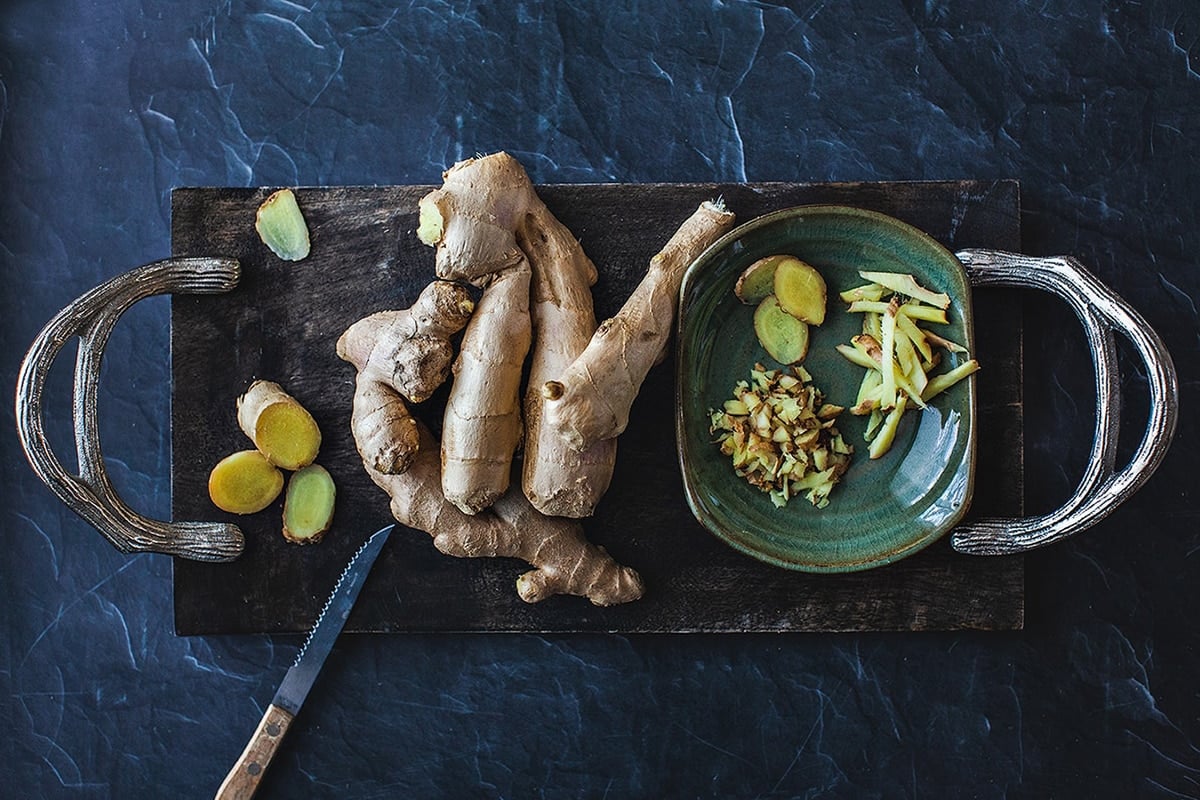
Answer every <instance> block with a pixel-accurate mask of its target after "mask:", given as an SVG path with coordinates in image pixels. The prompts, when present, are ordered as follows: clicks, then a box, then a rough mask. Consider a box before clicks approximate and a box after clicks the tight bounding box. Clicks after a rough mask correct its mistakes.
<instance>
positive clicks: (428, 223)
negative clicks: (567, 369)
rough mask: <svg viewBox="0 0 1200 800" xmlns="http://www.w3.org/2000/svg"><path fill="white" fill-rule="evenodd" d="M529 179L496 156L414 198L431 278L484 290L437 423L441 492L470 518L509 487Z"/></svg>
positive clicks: (451, 173) (524, 310)
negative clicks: (521, 233) (431, 260)
mask: <svg viewBox="0 0 1200 800" xmlns="http://www.w3.org/2000/svg"><path fill="white" fill-rule="evenodd" d="M528 182H529V179H528V177H527V176H526V175H525V170H524V169H522V168H521V165H520V164H519V163H517V161H516V160H515V159H513V158H512V157H511V156H508V155H507V154H503V153H498V154H496V155H494V156H488V157H486V158H474V159H468V160H466V161H461V162H459V163H457V164H455V165H454V166H453V167H451V168H450V169H449V170H447V171H446V173H445V175H444V176H443V183H442V187H441V188H440V189H435V190H434V191H432V192H430V193H429V194H428V195H426V196H425V197H423V198H422V199H421V202H420V224H419V226H418V229H417V234H418V236H419V237H420V239H421V241H423V242H424V243H425V244H427V245H430V246H433V247H436V248H437V254H436V256H435V270H436V272H437V275H438V277H440V278H444V279H451V280H462V281H467V282H469V283H471V284H474V285H475V286H478V287H480V288H482V289H483V296H482V297H481V298H480V301H479V308H478V309H477V311H476V313H475V316H474V317H473V318H472V320H471V323H470V324H469V325H468V326H467V330H466V332H465V333H464V334H463V342H462V350H461V351H460V353H459V358H458V360H457V361H456V362H455V364H454V383H453V385H452V386H451V389H450V399H449V401H448V402H447V404H446V413H445V417H444V419H443V421H442V442H441V447H442V463H443V470H442V492H443V494H444V495H445V497H446V498H447V499H448V500H450V502H452V503H454V504H455V505H456V506H458V507H459V508H460V509H461V510H462V511H464V512H465V513H468V514H474V513H476V512H478V511H480V510H482V509H484V508H487V507H488V506H489V505H491V504H492V503H493V502H494V501H495V500H496V498H498V497H499V496H500V495H502V494H503V493H504V491H505V490H506V489H507V488H508V483H509V479H510V475H511V472H512V469H511V468H512V457H513V454H514V452H515V451H516V448H517V445H518V444H519V443H520V439H521V410H520V391H521V370H522V367H523V365H524V362H525V355H526V353H527V352H528V350H529V344H530V340H531V337H532V332H531V329H530V320H529V279H530V266H529V260H528V259H527V258H526V257H525V254H524V253H523V252H522V251H521V248H520V247H519V246H518V244H517V235H516V231H517V228H518V227H519V226H520V225H521V224H522V222H523V221H524V219H525V217H526V215H527V214H528V213H529V204H530V195H531V194H532V193H531V192H526V191H524V186H525V184H528ZM532 198H533V199H534V200H536V199H537V195H536V194H532ZM537 202H538V203H540V201H537Z"/></svg>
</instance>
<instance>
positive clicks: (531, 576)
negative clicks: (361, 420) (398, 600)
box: [355, 383, 643, 606]
mask: <svg viewBox="0 0 1200 800" xmlns="http://www.w3.org/2000/svg"><path fill="white" fill-rule="evenodd" d="M360 387H361V383H360ZM377 388H378V389H379V391H382V392H385V393H386V392H391V390H390V389H388V388H386V387H377ZM392 394H393V395H394V392H393V393H392ZM396 400H397V401H399V398H398V397H397V398H396ZM415 425H416V426H417V430H418V435H419V438H420V447H419V448H418V449H417V452H416V454H415V457H414V459H413V461H412V463H411V465H410V466H409V468H408V469H407V470H406V471H405V472H403V473H401V474H399V475H388V474H385V473H383V472H379V471H378V470H375V469H372V468H371V466H370V464H366V467H367V473H368V474H369V475H370V476H371V480H373V481H374V482H375V483H376V485H378V486H379V487H380V488H381V489H383V490H384V491H385V492H387V493H388V495H389V496H390V497H391V510H392V515H393V516H394V517H395V518H396V520H397V521H398V522H400V523H401V524H403V525H407V526H408V527H410V528H416V529H418V530H422V531H425V532H426V533H428V534H429V535H430V536H432V537H433V544H434V546H435V547H436V548H437V549H438V550H440V551H441V552H443V553H445V554H446V555H451V556H457V557H459V558H488V557H495V556H506V557H512V558H519V559H521V560H522V561H525V562H527V563H528V564H530V565H531V566H533V567H534V569H533V570H530V571H528V572H526V573H524V574H522V575H521V576H520V577H519V578H518V579H517V593H518V594H519V595H520V597H521V599H522V600H524V601H525V602H527V603H536V602H538V601H540V600H544V599H546V598H547V597H551V596H553V595H556V594H569V595H579V596H582V597H586V598H587V599H588V600H590V601H591V602H592V603H594V604H595V605H598V606H608V605H614V604H617V603H627V602H629V601H631V600H636V599H637V598H639V597H641V596H642V592H643V586H642V580H641V577H640V576H639V575H638V574H637V572H636V571H634V570H633V569H631V568H629V567H625V566H621V565H620V564H618V563H617V562H616V561H614V560H613V558H612V556H610V555H609V554H608V553H607V552H606V551H605V550H604V548H602V547H597V546H596V545H593V544H591V543H590V542H588V540H587V539H586V538H585V537H584V535H583V530H582V528H581V527H580V525H579V523H578V522H575V521H574V520H567V519H563V518H561V517H547V516H544V515H542V514H541V513H539V512H538V511H537V510H536V509H535V508H533V507H532V506H531V505H530V504H529V501H528V500H526V499H525V496H524V495H523V494H522V493H521V491H520V490H519V489H518V488H517V487H515V486H514V487H513V488H512V489H510V490H509V491H508V492H507V493H505V494H504V495H503V496H502V497H500V498H499V499H498V500H497V501H496V502H495V504H493V505H492V507H491V508H490V509H488V510H485V511H482V512H480V513H477V514H474V515H468V514H464V513H463V512H462V511H460V510H459V509H458V508H456V507H455V506H454V505H453V504H451V503H450V502H449V501H447V500H446V499H445V498H444V497H443V496H442V493H441V492H440V491H439V490H438V487H439V485H440V484H441V483H442V480H441V476H440V474H439V473H440V472H441V464H440V461H439V458H438V455H437V444H436V442H435V441H434V439H433V434H431V433H430V432H429V430H428V429H427V428H425V426H424V425H422V424H421V423H419V422H415ZM359 432H360V429H359V428H357V427H356V428H355V439H356V440H357V439H358V438H359V435H360V433H359Z"/></svg>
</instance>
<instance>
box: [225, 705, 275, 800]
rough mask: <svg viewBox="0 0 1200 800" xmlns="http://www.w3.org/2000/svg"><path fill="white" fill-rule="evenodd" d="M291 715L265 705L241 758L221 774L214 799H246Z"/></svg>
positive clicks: (255, 788) (264, 767)
mask: <svg viewBox="0 0 1200 800" xmlns="http://www.w3.org/2000/svg"><path fill="white" fill-rule="evenodd" d="M293 719H294V717H293V716H292V715H291V714H290V713H288V712H287V711H284V710H283V709H282V708H280V707H279V706H277V705H274V704H271V705H269V706H267V713H265V714H263V718H262V722H260V723H258V727H257V728H256V729H255V731H254V735H253V736H251V737H250V742H249V744H247V745H246V749H245V750H243V751H242V755H241V758H239V759H238V760H237V763H236V764H234V765H233V769H231V770H230V771H229V774H228V775H226V776H225V780H224V782H223V783H222V784H221V788H220V789H217V796H216V800H246V798H249V797H252V796H253V795H254V792H255V790H257V789H258V782H259V781H260V780H262V776H263V773H264V772H266V771H267V766H268V765H269V764H270V763H271V759H272V758H273V757H274V756H275V750H276V749H277V748H278V747H279V743H280V742H281V741H283V735H284V734H285V733H287V730H288V727H289V726H290V725H291V724H292V720H293Z"/></svg>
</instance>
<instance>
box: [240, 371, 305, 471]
mask: <svg viewBox="0 0 1200 800" xmlns="http://www.w3.org/2000/svg"><path fill="white" fill-rule="evenodd" d="M237 419H238V426H239V427H240V428H241V429H242V432H243V433H245V434H246V435H247V436H249V437H250V441H252V442H254V446H255V447H257V448H258V450H259V452H261V453H262V454H263V455H264V456H266V457H267V459H268V460H270V462H271V463H272V464H274V465H275V466H277V467H282V468H283V469H288V470H295V469H300V468H301V467H306V466H308V465H309V464H311V463H312V462H313V461H314V460H315V459H316V457H317V452H318V451H319V450H320V449H321V430H320V428H318V427H317V423H316V421H315V420H314V419H313V418H312V415H311V414H309V413H308V411H307V410H306V409H305V408H304V406H302V405H300V403H299V401H297V400H296V398H294V397H292V396H291V395H290V394H288V393H287V392H285V391H284V390H283V387H281V386H280V385H279V384H278V383H274V382H273V381H255V382H254V383H252V384H250V388H249V389H247V390H246V393H245V394H243V395H242V396H241V397H239V398H238V401H237Z"/></svg>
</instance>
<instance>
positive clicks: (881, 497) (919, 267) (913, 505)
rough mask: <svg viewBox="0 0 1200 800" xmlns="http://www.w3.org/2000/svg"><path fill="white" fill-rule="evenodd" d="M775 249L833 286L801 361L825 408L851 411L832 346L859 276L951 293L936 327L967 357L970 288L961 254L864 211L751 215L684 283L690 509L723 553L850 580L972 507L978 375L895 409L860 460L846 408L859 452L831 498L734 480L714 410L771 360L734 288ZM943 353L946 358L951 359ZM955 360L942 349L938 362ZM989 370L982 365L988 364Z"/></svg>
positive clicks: (684, 438) (843, 365)
mask: <svg viewBox="0 0 1200 800" xmlns="http://www.w3.org/2000/svg"><path fill="white" fill-rule="evenodd" d="M775 253H789V254H791V255H795V256H797V257H799V258H801V259H803V260H804V261H807V262H808V263H810V264H812V265H813V266H814V267H816V268H817V269H818V270H819V271H820V272H821V274H822V275H823V277H824V278H825V282H826V284H827V286H828V288H829V303H828V310H827V314H826V319H825V323H824V324H823V325H822V326H820V327H814V328H813V329H812V331H811V334H810V337H811V338H810V346H809V354H808V357H807V359H806V360H805V362H804V366H805V367H806V368H807V369H808V371H809V372H810V373H812V376H813V383H814V384H815V385H816V386H817V387H819V388H820V389H821V390H822V391H824V392H825V395H826V399H827V401H828V402H832V403H837V404H839V405H844V406H847V407H849V406H851V405H853V404H854V399H855V395H856V394H857V391H858V386H859V383H860V381H861V380H862V375H863V370H862V369H861V368H860V367H857V366H855V365H853V364H851V363H849V362H848V361H846V360H845V359H844V358H843V357H842V356H841V355H840V354H839V353H838V352H837V351H836V350H835V349H834V346H835V345H837V344H839V343H843V342H849V341H850V337H852V336H854V335H855V334H858V333H860V332H861V324H862V319H861V316H860V315H858V314H851V313H849V312H848V311H847V310H846V307H845V304H843V303H842V301H841V300H840V299H839V298H838V296H837V294H838V292H841V291H844V290H846V289H850V288H853V287H855V286H859V285H862V284H863V283H865V281H864V280H863V279H862V278H861V277H860V276H859V274H858V271H859V270H876V271H886V272H904V273H911V274H912V275H914V276H915V277H916V278H917V281H918V282H919V283H921V284H922V285H923V286H926V287H928V288H930V289H933V290H935V291H941V292H945V293H947V294H948V295H950V297H951V298H952V299H953V303H952V305H951V307H950V308H949V309H948V311H947V314H948V316H949V318H950V324H949V325H931V326H930V327H931V328H932V329H936V332H938V333H941V334H942V335H944V336H946V337H947V338H950V339H952V340H955V341H957V342H959V343H961V344H964V345H966V347H967V348H968V350H971V351H973V350H974V335H973V331H972V318H971V293H970V287H969V284H968V282H967V278H966V275H965V274H964V272H963V269H962V265H961V264H959V262H958V260H957V259H956V258H955V257H954V256H953V254H951V253H950V252H949V251H947V250H946V249H945V248H943V247H942V246H941V245H939V244H938V243H937V242H936V241H934V240H933V239H932V238H930V237H929V236H927V235H926V234H924V233H922V232H921V231H919V230H917V229H916V228H913V227H911V226H909V225H907V224H905V223H903V222H900V221H899V220H896V219H893V218H891V217H888V216H886V215H883V214H879V213H876V212H872V211H866V210H863V209H856V208H847V207H842V206H804V207H799V208H791V209H785V210H783V211H778V212H775V213H772V214H768V215H766V216H763V217H759V218H758V219H755V220H752V221H750V222H748V223H746V224H745V225H742V226H740V227H739V228H737V229H735V230H733V231H731V232H730V233H729V234H728V235H726V236H725V237H724V238H722V239H721V240H720V241H718V242H717V243H716V244H714V245H713V246H712V247H711V248H709V250H708V251H706V252H705V253H704V254H703V255H702V256H701V257H700V258H699V259H697V260H696V262H695V263H694V264H692V265H691V267H690V268H689V269H688V272H687V274H686V275H685V277H684V281H683V288H682V295H681V303H680V314H679V337H678V348H679V352H678V359H677V368H678V375H677V382H676V386H677V387H678V389H677V391H678V395H679V396H678V404H677V405H678V413H677V418H676V434H677V441H678V447H679V461H680V467H681V469H682V472H683V483H684V488H685V491H686V493H687V499H688V504H689V505H690V506H691V508H692V511H693V513H695V515H696V518H697V519H699V520H700V522H701V523H702V524H703V525H704V526H705V527H707V528H708V529H709V530H710V531H712V532H713V533H714V534H716V535H717V536H718V537H719V538H720V539H722V540H724V541H725V542H726V543H728V544H729V545H731V546H732V547H734V548H736V549H738V550H740V551H742V552H744V553H746V554H748V555H751V556H754V557H755V558H758V559H761V560H762V561H766V562H768V563H771V564H775V565H778V566H781V567H786V568H788V569H796V570H804V571H809V572H849V571H853V570H862V569H868V568H870V567H877V566H880V565H883V564H888V563H891V562H893V561H896V560H898V559H900V558H904V557H905V556H908V555H911V554H913V553H915V552H917V551H918V550H920V549H921V548H923V547H925V546H927V545H928V544H930V543H931V542H933V541H935V540H936V539H937V538H938V537H940V536H941V535H942V534H944V533H946V532H947V531H948V530H950V529H951V528H952V527H954V525H955V524H956V523H957V522H958V521H959V520H960V519H961V518H962V516H963V514H964V513H965V512H966V510H967V506H968V504H969V503H970V499H971V492H972V489H973V481H974V465H975V438H976V437H975V381H974V379H968V380H966V381H961V382H960V383H959V384H958V385H956V386H954V387H953V388H951V389H950V390H949V391H947V392H944V393H942V394H941V395H940V396H938V397H937V398H935V399H934V400H933V401H932V402H931V403H930V404H929V407H928V408H926V409H925V410H920V409H914V410H911V411H909V412H908V413H906V414H905V415H904V418H903V420H902V422H901V426H900V429H899V431H898V432H897V435H896V441H895V444H894V445H893V446H892V449H891V451H890V452H888V453H887V454H886V455H885V456H884V457H882V458H880V459H877V460H875V461H872V460H870V459H868V457H867V444H866V442H865V441H864V439H863V434H864V431H865V429H866V418H865V417H854V416H852V415H851V414H849V413H848V412H847V413H844V414H842V415H841V417H840V418H839V422H838V427H839V428H840V429H841V431H842V434H843V436H844V437H845V439H846V441H847V442H849V443H851V444H853V445H854V448H855V453H854V456H853V461H852V463H851V466H850V469H849V471H848V472H847V473H846V475H845V476H843V478H842V482H841V483H840V484H839V485H838V486H836V487H835V488H834V490H833V493H832V495H831V497H830V503H829V505H828V506H826V507H825V508H823V509H816V508H813V507H812V505H811V504H809V503H808V501H807V500H806V499H805V498H804V497H802V496H801V497H796V498H792V500H791V501H790V502H789V503H788V504H787V506H785V507H784V508H782V509H777V508H775V507H774V506H773V505H772V504H771V501H770V498H769V497H768V496H767V495H766V494H765V493H763V492H760V491H759V490H757V489H755V488H754V487H752V486H750V485H749V484H748V483H747V482H746V481H745V480H743V479H741V478H739V477H737V476H736V475H735V474H734V473H733V467H732V465H731V464H730V461H729V459H728V458H727V457H726V456H723V455H721V453H720V451H719V450H718V449H717V446H716V445H715V444H713V442H712V437H711V435H710V434H709V430H708V425H709V411H710V409H714V408H719V407H720V406H721V404H722V403H723V402H724V400H725V399H727V398H729V397H731V396H732V391H733V386H734V384H735V383H736V382H737V381H739V380H746V379H748V377H749V372H750V369H751V368H752V367H753V365H754V364H755V362H761V363H762V364H764V365H765V366H767V367H768V368H775V367H778V366H779V364H778V363H776V362H774V361H772V360H771V359H770V357H769V356H767V354H766V351H764V350H763V349H762V346H761V345H759V343H758V340H757V338H756V337H755V335H754V328H753V321H752V317H753V308H752V307H751V306H747V305H744V304H742V303H741V302H740V301H739V300H738V299H737V298H736V297H735V296H734V294H733V286H734V283H735V282H736V281H737V278H738V276H739V275H740V274H741V272H742V271H743V270H744V269H745V268H746V267H747V266H749V265H750V264H751V263H753V262H754V261H756V260H757V259H759V258H762V257H764V256H768V255H772V254H775ZM947 357H948V358H947ZM962 358H963V357H962V356H953V355H952V354H949V353H945V354H944V360H943V364H942V366H941V367H939V368H938V369H937V370H935V372H942V371H944V370H945V369H948V368H949V367H951V366H953V365H954V364H955V363H958V361H959V360H960V359H962ZM983 367H984V368H985V369H986V368H987V365H986V364H985V365H983Z"/></svg>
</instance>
